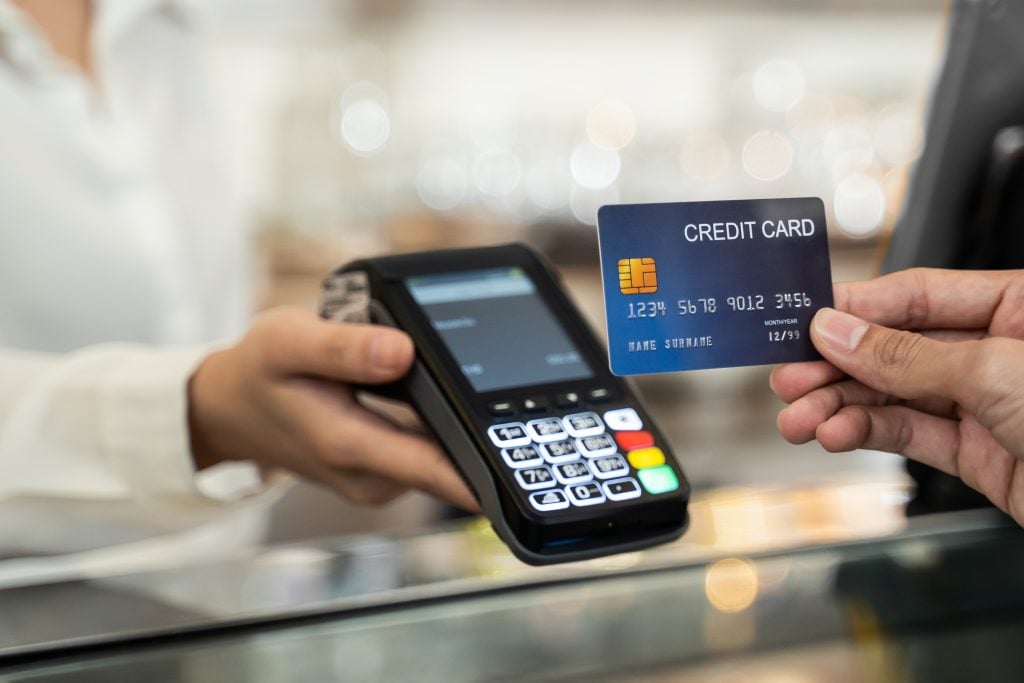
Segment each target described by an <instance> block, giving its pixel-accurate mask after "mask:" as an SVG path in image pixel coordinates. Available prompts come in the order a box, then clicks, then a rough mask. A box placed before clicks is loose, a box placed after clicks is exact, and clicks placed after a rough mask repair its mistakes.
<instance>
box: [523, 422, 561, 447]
mask: <svg viewBox="0 0 1024 683" xmlns="http://www.w3.org/2000/svg"><path fill="white" fill-rule="evenodd" d="M526 431H528V432H529V433H530V436H531V437H533V440H534V441H536V442H537V443H548V442H549V441H559V440H561V439H564V438H565V437H566V434H565V428H564V427H562V421H561V420H559V419H558V418H557V417H546V418H544V419H542V420H530V421H529V422H527V423H526Z"/></svg>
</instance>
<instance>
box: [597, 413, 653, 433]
mask: <svg viewBox="0 0 1024 683" xmlns="http://www.w3.org/2000/svg"><path fill="white" fill-rule="evenodd" d="M604 421H605V423H606V424H607V425H608V428H609V429H614V430H615V431H617V432H620V431H627V430H628V431H636V430H638V429H643V428H644V422H643V420H641V419H640V416H639V415H637V412H636V411H635V410H633V409H632V408H619V409H618V410H609V411H608V412H607V413H605V414H604Z"/></svg>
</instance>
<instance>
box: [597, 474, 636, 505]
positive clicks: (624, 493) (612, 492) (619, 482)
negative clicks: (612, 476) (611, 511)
mask: <svg viewBox="0 0 1024 683" xmlns="http://www.w3.org/2000/svg"><path fill="white" fill-rule="evenodd" d="M604 491H605V493H607V494H608V497H609V498H611V499H612V500H615V501H619V500H630V499H631V498H639V497H640V484H638V483H636V479H633V478H632V477H626V478H625V479H616V480H615V481H606V482H605V483H604Z"/></svg>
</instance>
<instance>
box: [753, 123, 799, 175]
mask: <svg viewBox="0 0 1024 683" xmlns="http://www.w3.org/2000/svg"><path fill="white" fill-rule="evenodd" d="M742 156H743V168H744V169H745V170H746V172H747V173H748V174H749V175H750V176H751V177H752V178H756V179H758V180H763V181H766V182H767V181H772V180H778V179H779V178H781V177H782V176H784V175H786V174H787V173H789V169H790V168H791V167H792V165H793V146H792V145H791V144H790V142H789V138H787V137H786V136H785V135H783V134H782V133H779V132H778V131H774V130H761V131H758V132H756V133H754V134H753V135H751V136H750V137H749V138H747V141H746V142H745V143H744V144H743V154H742Z"/></svg>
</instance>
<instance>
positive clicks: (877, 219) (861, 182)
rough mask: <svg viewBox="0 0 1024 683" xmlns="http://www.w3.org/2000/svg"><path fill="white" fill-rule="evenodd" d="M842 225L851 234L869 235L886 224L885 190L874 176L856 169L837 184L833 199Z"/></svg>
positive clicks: (844, 230) (837, 220)
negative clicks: (883, 221) (858, 171)
mask: <svg viewBox="0 0 1024 683" xmlns="http://www.w3.org/2000/svg"><path fill="white" fill-rule="evenodd" d="M833 209H834V211H835V216H836V222H837V223H838V227H839V229H840V230H841V231H842V232H843V233H845V234H847V235H849V236H851V237H858V238H863V237H869V236H870V235H872V234H874V233H875V232H877V231H878V229H879V228H880V227H882V220H883V219H884V218H885V193H884V192H883V191H882V185H881V183H879V182H878V181H877V180H875V179H874V178H872V177H871V176H868V175H864V174H863V173H854V174H852V175H850V176H848V177H847V178H846V179H844V180H843V181H842V182H841V183H839V185H837V186H836V192H835V201H834V203H833Z"/></svg>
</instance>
